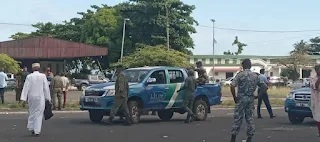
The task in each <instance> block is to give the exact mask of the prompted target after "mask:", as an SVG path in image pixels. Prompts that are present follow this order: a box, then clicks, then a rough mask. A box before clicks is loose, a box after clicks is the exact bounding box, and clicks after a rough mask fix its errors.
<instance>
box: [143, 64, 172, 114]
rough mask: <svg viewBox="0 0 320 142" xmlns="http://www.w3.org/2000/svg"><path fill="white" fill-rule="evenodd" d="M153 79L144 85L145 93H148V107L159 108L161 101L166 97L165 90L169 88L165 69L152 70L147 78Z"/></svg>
mask: <svg viewBox="0 0 320 142" xmlns="http://www.w3.org/2000/svg"><path fill="white" fill-rule="evenodd" d="M150 78H153V79H155V82H148V84H147V86H146V90H145V91H146V93H145V94H148V95H147V96H148V99H147V100H148V102H147V106H146V107H147V108H148V109H161V107H162V102H163V100H164V99H165V97H166V94H167V91H168V89H169V87H168V84H167V79H166V73H165V70H158V71H154V72H153V73H152V74H151V75H150V76H149V78H148V80H149V79H150Z"/></svg>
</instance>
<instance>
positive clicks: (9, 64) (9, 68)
mask: <svg viewBox="0 0 320 142" xmlns="http://www.w3.org/2000/svg"><path fill="white" fill-rule="evenodd" d="M0 68H1V69H3V70H4V71H5V72H8V73H17V72H18V71H19V69H20V65H19V62H18V61H16V60H14V59H13V58H11V57H10V56H8V55H7V54H3V53H1V54H0Z"/></svg>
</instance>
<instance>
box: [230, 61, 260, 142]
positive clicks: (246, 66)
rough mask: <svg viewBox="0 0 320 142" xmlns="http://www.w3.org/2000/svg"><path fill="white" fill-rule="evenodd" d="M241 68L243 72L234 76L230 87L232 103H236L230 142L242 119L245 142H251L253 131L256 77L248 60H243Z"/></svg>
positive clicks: (235, 135) (232, 140)
mask: <svg viewBox="0 0 320 142" xmlns="http://www.w3.org/2000/svg"><path fill="white" fill-rule="evenodd" d="M242 67H243V71H242V72H240V73H238V74H237V75H236V77H235V78H234V79H233V81H232V83H231V87H230V91H231V93H232V96H233V99H234V102H235V103H236V106H235V109H234V121H233V125H232V130H231V142H235V141H236V137H237V135H238V133H239V131H240V127H241V124H242V120H243V118H244V117H245V120H246V122H247V136H248V138H247V142H251V140H252V137H253V135H254V131H255V125H254V118H253V110H254V99H255V98H254V91H255V90H256V88H257V85H258V76H257V75H256V74H255V73H254V72H252V71H251V70H250V69H251V61H250V59H244V60H243V61H242ZM236 87H238V89H237V90H238V91H237V95H236V93H235V88H236Z"/></svg>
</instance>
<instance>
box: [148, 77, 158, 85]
mask: <svg viewBox="0 0 320 142" xmlns="http://www.w3.org/2000/svg"><path fill="white" fill-rule="evenodd" d="M155 82H157V79H155V78H148V80H147V84H152V83H155Z"/></svg>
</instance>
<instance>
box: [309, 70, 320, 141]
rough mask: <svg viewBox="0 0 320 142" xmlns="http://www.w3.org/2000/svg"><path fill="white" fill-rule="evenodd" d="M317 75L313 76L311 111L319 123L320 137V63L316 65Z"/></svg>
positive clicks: (319, 133) (311, 83)
mask: <svg viewBox="0 0 320 142" xmlns="http://www.w3.org/2000/svg"><path fill="white" fill-rule="evenodd" d="M314 69H315V71H316V73H317V75H316V76H314V77H312V78H311V81H310V87H311V89H312V91H311V107H310V108H311V111H312V116H313V119H314V120H315V121H316V123H317V127H318V136H319V137H320V87H319V86H320V65H316V66H315V67H314Z"/></svg>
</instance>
